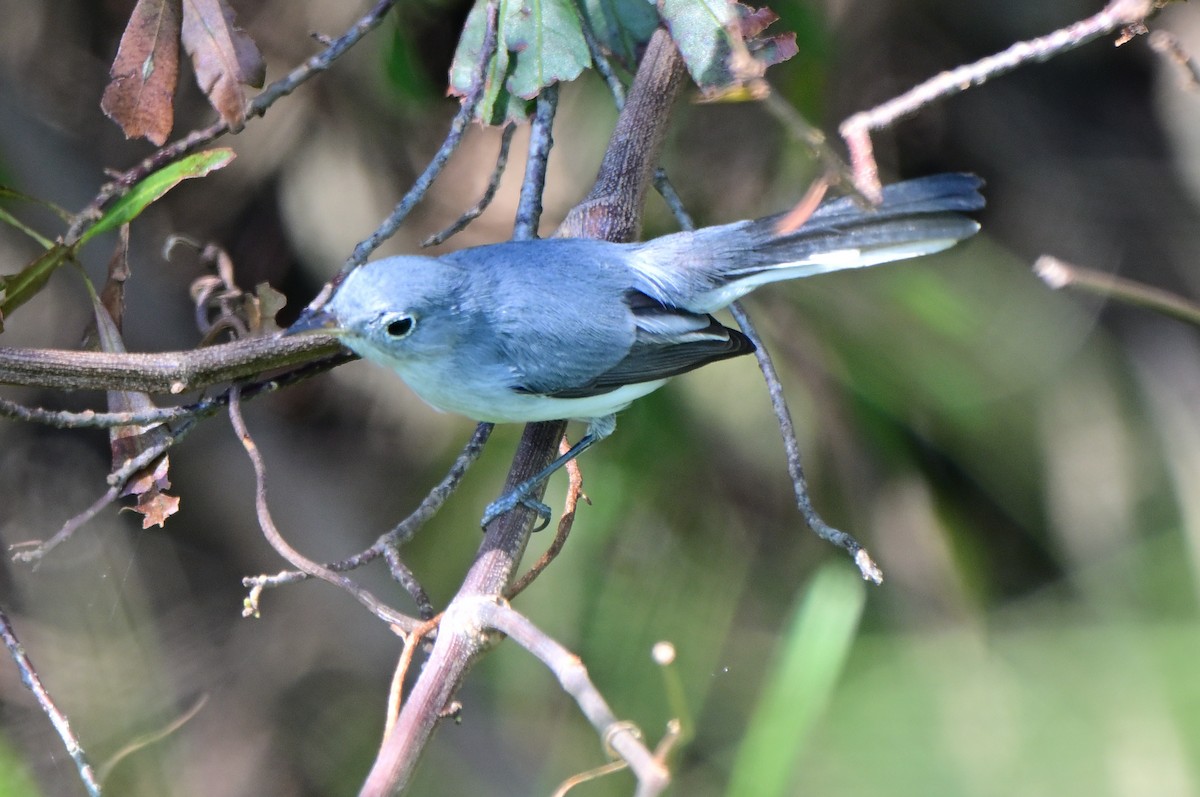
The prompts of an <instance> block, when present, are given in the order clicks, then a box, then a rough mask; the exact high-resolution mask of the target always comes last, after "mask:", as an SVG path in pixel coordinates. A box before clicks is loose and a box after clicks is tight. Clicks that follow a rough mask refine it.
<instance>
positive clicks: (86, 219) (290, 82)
mask: <svg viewBox="0 0 1200 797" xmlns="http://www.w3.org/2000/svg"><path fill="white" fill-rule="evenodd" d="M395 4H396V0H379V2H377V3H376V4H375V6H374V7H373V8H372V9H371V10H370V11H368V12H367V13H366V14H364V15H363V16H362V17H360V18H359V19H358V20H357V21H356V22H355V23H354V24H353V25H352V26H351V27H350V28H349V29H348V30H347V31H346V32H345V33H343V34H342V35H341V36H339V37H338V38H336V39H334V40H332V41H330V42H328V46H327V47H326V48H325V49H324V50H323V51H321V52H319V53H317V54H316V55H313V56H311V57H309V58H308V59H307V60H306V61H305V62H304V63H303V64H301V65H300V66H298V67H296V68H295V69H293V70H292V71H291V72H289V73H287V74H286V75H284V76H283V77H282V78H280V79H279V80H276V81H275V82H274V83H272V84H271V85H269V86H267V87H266V88H265V89H263V90H262V91H261V92H259V93H258V94H257V95H256V96H255V97H254V99H252V100H250V102H249V103H248V104H247V106H246V121H247V122H248V121H249V120H250V119H252V118H254V117H256V116H262V115H264V114H265V113H266V112H267V109H268V108H270V107H271V106H272V105H274V104H275V102H276V101H277V100H279V99H280V98H282V97H286V96H287V95H288V94H291V93H292V92H293V91H295V90H296V89H297V88H298V87H299V86H300V85H301V84H302V83H304V82H305V81H307V80H308V79H309V78H311V77H313V76H314V75H317V74H320V73H321V72H324V71H325V70H327V69H329V67H330V66H331V65H332V64H333V62H334V61H336V60H337V59H338V58H340V57H341V56H342V55H344V54H345V53H346V51H347V50H349V49H350V48H351V47H353V46H354V45H355V44H357V43H358V41H359V40H360V39H362V37H363V36H365V35H367V33H369V32H370V31H371V30H373V29H374V28H375V27H377V26H378V25H379V23H381V22H382V21H383V18H384V17H385V16H386V15H387V12H388V11H390V10H391V8H392V6H394V5H395ZM228 132H229V125H228V124H226V123H225V122H224V121H218V122H216V123H214V124H212V125H209V126H208V127H206V128H202V129H200V130H194V131H192V132H191V133H189V134H188V135H186V136H185V137H183V138H181V139H178V140H177V141H173V142H171V143H170V144H167V145H166V146H165V147H162V148H160V149H158V150H157V151H156V152H154V153H153V154H152V155H150V156H149V157H147V158H145V159H144V160H143V161H142V162H141V163H139V164H138V165H137V166H135V167H133V168H132V169H129V170H128V171H126V172H124V173H122V174H120V175H118V176H117V177H116V178H115V179H114V180H112V181H111V182H110V183H108V184H107V185H105V186H104V187H103V188H101V189H100V193H98V194H97V195H96V198H95V199H93V200H92V202H91V203H90V204H89V205H88V206H87V207H86V208H84V210H83V211H81V212H80V213H79V214H78V215H77V216H76V217H75V218H76V221H75V223H74V224H72V225H71V229H70V230H68V232H67V235H66V239H65V240H66V241H67V242H68V243H71V242H73V241H76V240H78V238H79V236H80V235H82V233H83V232H84V231H85V230H86V229H87V227H88V226H90V224H91V222H93V221H94V220H96V219H98V218H99V217H100V211H101V210H102V209H103V208H104V206H105V205H107V204H108V203H109V202H111V201H112V200H113V199H115V198H116V197H118V196H120V195H122V194H124V193H125V192H126V191H128V190H129V189H130V188H132V187H133V186H135V185H137V184H138V183H139V182H140V181H141V180H143V179H145V178H146V177H147V176H148V175H150V174H152V173H153V172H155V171H158V170H159V169H161V168H162V167H163V166H165V165H167V164H168V163H172V162H173V161H176V160H178V159H179V158H182V157H183V156H184V155H187V154H188V153H189V152H192V151H193V150H196V149H198V148H200V147H202V146H204V145H206V144H208V143H210V142H212V141H213V140H215V139H217V138H219V137H220V136H222V135H224V134H225V133H228Z"/></svg>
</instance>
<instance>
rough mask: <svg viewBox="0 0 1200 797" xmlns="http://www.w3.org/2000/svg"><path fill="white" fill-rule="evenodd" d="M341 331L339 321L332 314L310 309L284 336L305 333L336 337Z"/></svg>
mask: <svg viewBox="0 0 1200 797" xmlns="http://www.w3.org/2000/svg"><path fill="white" fill-rule="evenodd" d="M340 331H341V330H340V329H339V328H338V324H337V319H336V318H334V317H333V314H332V313H330V312H329V311H327V310H325V309H324V308H317V309H313V308H311V307H309V308H307V309H305V310H304V312H302V313H301V314H300V317H299V318H297V319H296V322H295V323H294V324H292V325H291V326H290V327H288V328H287V329H285V330H284V331H283V334H284V335H285V336H287V335H299V334H302V333H305V332H324V333H325V334H326V335H336V334H338V332H340Z"/></svg>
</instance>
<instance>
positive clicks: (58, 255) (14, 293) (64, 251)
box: [0, 244, 75, 331]
mask: <svg viewBox="0 0 1200 797" xmlns="http://www.w3.org/2000/svg"><path fill="white" fill-rule="evenodd" d="M74 252H75V250H74V249H72V248H71V247H69V246H63V245H62V244H55V245H53V246H51V247H50V248H49V249H47V250H46V251H45V252H42V253H41V254H40V255H38V256H37V257H36V258H35V259H34V260H33V262H32V263H30V264H29V265H27V266H26V267H25V268H23V269H21V270H20V271H19V272H17V273H16V274H11V275H9V276H7V277H0V331H2V330H3V328H4V327H3V323H4V320H5V319H6V318H8V317H9V316H10V315H12V312H13V310H16V309H17V308H18V307H20V306H21V305H23V304H25V302H27V301H29V300H30V299H32V298H33V297H34V295H36V294H37V292H38V291H40V290H41V289H42V286H44V285H45V284H46V281H47V280H49V279H50V275H51V274H53V273H54V271H55V269H57V268H58V267H59V266H61V265H62V264H63V263H65V262H66V261H67V260H68V259H69V258H70V257H71V256H72V255H73V254H74Z"/></svg>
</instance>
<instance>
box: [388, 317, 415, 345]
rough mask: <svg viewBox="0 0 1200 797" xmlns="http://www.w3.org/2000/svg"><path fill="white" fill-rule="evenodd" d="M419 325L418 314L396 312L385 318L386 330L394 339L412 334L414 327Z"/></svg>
mask: <svg viewBox="0 0 1200 797" xmlns="http://www.w3.org/2000/svg"><path fill="white" fill-rule="evenodd" d="M416 326H417V319H416V316H412V315H409V314H407V313H396V314H395V315H393V316H389V317H388V318H386V319H385V323H384V327H383V328H384V331H386V332H387V334H388V337H389V338H392V339H393V340H400V339H401V338H406V337H408V336H409V335H411V334H412V331H413V329H414V328H415V327H416Z"/></svg>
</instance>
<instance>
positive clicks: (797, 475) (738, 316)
mask: <svg viewBox="0 0 1200 797" xmlns="http://www.w3.org/2000/svg"><path fill="white" fill-rule="evenodd" d="M729 311H730V312H731V313H733V317H734V319H735V320H736V321H737V322H738V326H739V327H741V328H742V331H743V332H745V333H746V337H748V338H750V340H751V342H753V343H754V346H755V352H754V356H755V357H756V358H757V359H758V367H759V370H761V371H762V374H763V379H765V380H766V383H767V393H768V395H770V397H771V407H772V409H774V410H775V418H776V420H777V421H778V422H779V431H780V433H781V434H782V435H783V447H784V451H785V452H786V454H787V466H788V475H790V476H791V477H792V490H793V492H794V493H795V495H796V506H797V507H799V508H800V514H801V515H803V516H804V522H805V523H807V524H808V527H809V528H810V529H812V531H813V533H814V534H816V535H817V536H818V537H820V538H821V539H823V540H825V541H826V542H829V543H833V544H834V545H837V546H838V547H841V548H845V549H846V552H847V553H849V554H850V555H851V556H852V557H854V564H855V565H856V566H857V567H858V572H860V573H862V577H863V579H865V580H867V581H874V582H875V583H876V584H881V583H883V571H882V570H880V569H879V566H878V565H876V564H875V562H874V560H872V559H871V555H870V554H869V553H867V549H866V548H864V547H863V546H862V544H860V543H859V541H858V540H856V539H854V537H852V536H851V535H849V534H847V533H846V532H844V531H839V530H838V529H835V528H834V527H833V526H830V525H829V524H828V523H826V522H825V521H824V520H823V519H822V518H821V515H820V514H819V513H818V512H817V510H816V508H815V507H814V506H813V503H812V498H810V497H809V494H808V481H807V480H806V479H805V478H804V467H803V465H802V464H801V460H802V454H801V452H800V443H799V441H798V440H797V439H796V428H795V426H793V425H792V414H791V412H789V411H788V406H787V400H786V399H785V398H784V396H783V385H782V384H781V383H780V381H779V374H778V372H776V370H775V364H774V363H772V362H771V355H770V354H768V353H767V348H766V346H764V345H763V341H762V338H760V337H759V335H758V330H756V329H755V328H754V324H753V323H752V322H751V321H750V316H748V315H747V314H746V310H745V308H744V307H742V305H741V302H734V303H733V304H732V305H730V306H729Z"/></svg>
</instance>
